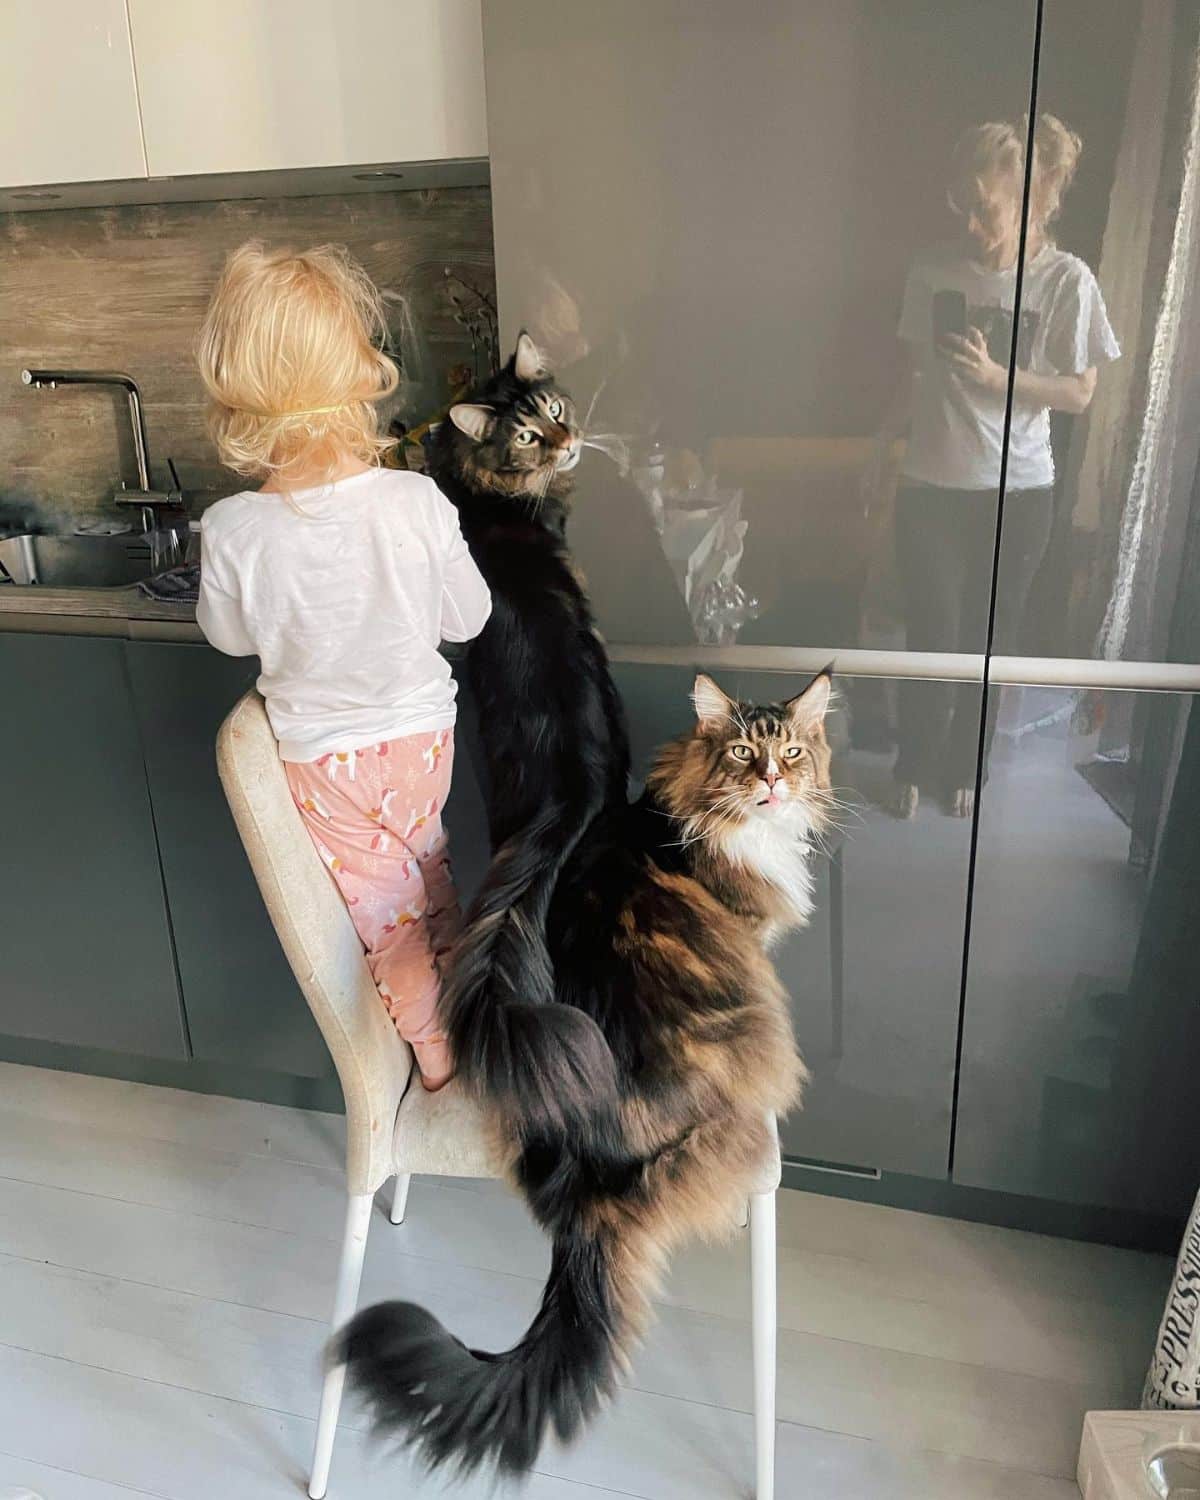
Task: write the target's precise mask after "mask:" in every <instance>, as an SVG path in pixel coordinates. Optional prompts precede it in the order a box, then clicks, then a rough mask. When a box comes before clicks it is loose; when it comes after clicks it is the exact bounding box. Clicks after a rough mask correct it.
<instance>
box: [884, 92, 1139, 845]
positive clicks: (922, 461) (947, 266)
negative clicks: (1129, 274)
mask: <svg viewBox="0 0 1200 1500" xmlns="http://www.w3.org/2000/svg"><path fill="white" fill-rule="evenodd" d="M1079 151H1080V140H1079V137H1078V136H1077V135H1075V134H1074V133H1073V132H1072V131H1070V130H1068V129H1067V127H1066V126H1065V125H1063V124H1062V122H1061V121H1060V120H1057V119H1055V118H1054V116H1053V115H1046V114H1044V115H1042V116H1041V118H1040V119H1039V120H1038V122H1037V126H1036V129H1035V131H1034V140H1033V164H1032V172H1031V179H1030V193H1029V219H1028V228H1027V232H1026V246H1025V269H1024V276H1023V278H1022V287H1021V312H1020V321H1019V326H1018V328H1017V329H1016V373H1015V375H1014V378H1013V382H1012V385H1013V392H1012V414H1011V421H1010V428H1009V439H1008V463H1007V470H1006V472H1005V492H1004V578H1003V586H1002V588H1000V589H999V590H998V591H997V599H996V620H995V627H996V628H995V636H996V639H998V640H1001V641H1008V642H1011V641H1012V636H1013V631H1014V629H1015V626H1016V624H1017V622H1018V621H1019V619H1020V617H1021V614H1022V612H1023V611H1024V608H1025V603H1026V600H1027V598H1028V594H1029V590H1030V586H1031V585H1032V583H1033V578H1034V574H1035V573H1036V572H1037V569H1038V565H1039V564H1040V562H1041V560H1042V555H1043V553H1044V551H1045V548H1046V543H1047V541H1048V539H1049V535H1050V524H1051V519H1052V497H1053V483H1054V458H1053V454H1052V452H1051V448H1050V412H1051V411H1052V410H1054V411H1064V412H1075V413H1078V412H1082V411H1084V410H1085V409H1086V408H1087V406H1088V403H1089V402H1090V401H1091V398H1092V393H1093V391H1094V390H1095V386H1096V370H1097V366H1098V365H1099V364H1100V363H1101V362H1103V361H1107V360H1111V359H1115V358H1117V356H1118V355H1119V353H1120V350H1119V348H1118V346H1117V342H1116V339H1115V338H1114V336H1113V332H1112V329H1111V327H1110V326H1109V322H1108V317H1107V314H1106V312H1105V309H1104V299H1103V297H1102V296H1101V294H1100V288H1099V287H1098V286H1097V284H1096V279H1095V277H1094V276H1093V275H1092V273H1091V271H1090V270H1089V269H1088V267H1087V266H1086V265H1085V264H1084V263H1083V261H1081V260H1079V259H1078V258H1077V257H1076V256H1074V255H1070V254H1068V253H1067V252H1066V251H1065V250H1060V249H1058V247H1057V246H1056V245H1055V244H1054V242H1053V240H1052V239H1051V238H1050V237H1049V233H1048V229H1049V225H1050V224H1051V222H1052V221H1053V219H1054V217H1055V215H1056V213H1057V212H1058V208H1059V204H1060V202H1061V199H1062V195H1063V193H1064V192H1065V191H1066V189H1067V187H1068V186H1069V184H1070V182H1071V178H1072V177H1073V175H1074V172H1075V165H1076V162H1077V160H1078V157H1079ZM1024 177H1025V131H1024V128H1023V127H1017V126H1014V125H1009V124H986V125H977V126H974V127H973V128H972V129H970V130H968V131H967V132H966V133H965V134H964V135H963V136H962V138H961V139H960V140H959V142H958V144H957V146H956V147H955V150H954V156H953V160H952V167H951V177H950V185H949V201H950V205H951V207H952V209H953V210H954V212H955V213H956V215H957V216H958V218H959V219H960V221H961V223H962V229H963V233H962V235H961V236H960V238H959V239H957V240H955V241H951V242H949V243H946V244H942V245H937V246H935V247H933V248H932V249H930V250H927V251H925V252H924V253H922V254H920V255H918V256H917V257H916V259H915V261H914V262H913V265H912V267H911V268H910V270H909V274H908V281H907V284H906V286H905V289H904V304H903V309H902V312H901V315H900V327H899V336H900V339H901V340H902V342H903V345H904V347H905V350H906V353H907V361H908V366H907V370H906V374H905V378H904V380H903V381H902V382H901V386H900V388H899V389H898V390H897V392H896V395H895V397H894V399H893V401H892V403H891V405H890V407H889V411H888V414H887V417H886V418H885V421H884V424H883V427H882V430H881V431H880V434H879V442H880V449H879V453H880V463H879V464H878V465H876V466H875V468H876V470H880V469H882V461H883V455H884V453H885V451H886V449H887V448H888V447H889V446H890V444H891V443H892V442H893V441H894V439H895V438H896V437H897V436H899V435H900V433H902V432H903V431H904V430H905V429H906V428H907V429H908V444H907V449H906V452H905V457H904V462H903V466H902V471H901V482H900V489H899V492H898V494H897V497H896V548H897V560H898V563H899V570H900V577H901V583H902V587H903V592H904V598H905V617H906V630H907V644H908V648H909V650H913V651H956V650H962V651H973V652H977V651H980V650H982V649H983V645H984V641H985V637H986V631H987V611H988V584H989V581H990V579H991V571H992V559H993V552H994V547H995V537H996V517H997V511H996V506H997V493H998V489H999V485H1000V478H1001V460H1002V453H1003V447H1004V423H1005V407H1006V402H1007V395H1008V366H1009V360H1010V353H1011V350H1012V345H1013V333H1014V329H1013V304H1014V295H1015V289H1016V263H1017V255H1018V250H1019V244H1020V230H1021V203H1022V196H1023V187H1024ZM988 717H989V723H988V728H987V745H988V746H990V742H991V737H992V735H993V733H994V730H995V708H994V698H993V706H992V709H991V711H990V712H989V716H988ZM985 748H986V747H985ZM978 750H979V721H978V690H977V689H976V688H975V687H974V685H971V684H957V685H956V684H952V683H911V684H908V683H906V684H903V685H902V688H901V693H900V722H899V754H898V756H897V760H896V765H895V770H894V777H895V788H894V793H893V808H892V810H893V811H894V812H896V813H897V815H899V816H901V817H911V816H912V815H913V813H914V812H915V811H916V806H917V798H918V788H919V787H920V786H921V785H923V784H928V783H929V782H930V781H934V780H936V781H937V782H938V784H939V785H940V786H941V788H943V789H944V790H945V791H946V792H947V793H948V795H949V800H950V810H951V811H952V812H954V813H956V814H957V815H958V816H968V815H969V814H970V812H971V810H972V806H973V800H974V791H973V789H974V785H975V769H976V759H977V755H978Z"/></svg>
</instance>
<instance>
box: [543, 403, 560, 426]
mask: <svg viewBox="0 0 1200 1500" xmlns="http://www.w3.org/2000/svg"><path fill="white" fill-rule="evenodd" d="M546 410H547V411H548V412H549V413H550V416H551V417H552V418H553V420H554V421H555V422H557V421H558V419H559V417H561V416H562V414H563V404H562V402H561V401H551V403H550V405H549V406H548V407H547V408H546Z"/></svg>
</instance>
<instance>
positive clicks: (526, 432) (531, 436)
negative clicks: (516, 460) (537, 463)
mask: <svg viewBox="0 0 1200 1500" xmlns="http://www.w3.org/2000/svg"><path fill="white" fill-rule="evenodd" d="M536 442H537V433H536V432H534V431H533V429H532V428H530V427H523V428H522V429H521V431H520V432H518V433H517V446H518V447H519V448H528V447H529V445H530V444H531V443H536Z"/></svg>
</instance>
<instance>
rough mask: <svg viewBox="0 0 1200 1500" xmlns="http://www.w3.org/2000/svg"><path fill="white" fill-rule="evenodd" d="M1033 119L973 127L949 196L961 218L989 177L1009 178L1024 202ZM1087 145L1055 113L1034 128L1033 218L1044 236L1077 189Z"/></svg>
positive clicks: (958, 153) (959, 148) (957, 150)
mask: <svg viewBox="0 0 1200 1500" xmlns="http://www.w3.org/2000/svg"><path fill="white" fill-rule="evenodd" d="M1028 134H1029V120H1028V117H1026V118H1025V119H1023V120H1021V121H1020V122H1019V123H1016V124H1013V123H1010V122H1009V121H1007V120H999V121H989V122H988V123H987V124H986V125H973V126H972V127H971V128H970V129H969V130H966V131H964V132H963V134H962V135H961V136H960V137H959V139H958V142H957V144H956V145H955V147H954V155H953V157H952V159H951V165H950V189H949V193H948V197H949V200H950V206H951V208H952V209H953V210H954V211H955V213H957V214H959V215H961V216H963V217H966V214H967V213H968V212H969V205H970V199H971V195H972V193H973V192H975V191H977V190H978V188H979V185H980V184H981V183H982V182H983V181H984V180H985V179H986V178H988V177H992V176H1000V177H1006V178H1008V179H1009V181H1010V183H1011V187H1012V191H1013V193H1014V194H1015V196H1016V197H1017V198H1018V199H1019V198H1020V195H1021V189H1022V186H1023V183H1024V178H1025V142H1026V138H1027V137H1028ZM1082 150H1083V141H1082V140H1081V139H1080V137H1079V136H1078V135H1077V134H1076V133H1075V131H1073V130H1072V129H1071V128H1070V127H1069V126H1067V125H1064V124H1063V122H1062V121H1061V120H1060V119H1059V118H1058V117H1057V116H1056V115H1052V114H1041V115H1039V116H1038V118H1037V121H1036V123H1035V124H1034V127H1033V171H1032V172H1031V174H1030V182H1029V219H1030V223H1031V224H1035V225H1036V226H1037V227H1038V229H1040V230H1042V231H1043V232H1044V231H1045V229H1046V228H1047V226H1048V225H1050V224H1051V223H1052V222H1053V221H1054V219H1055V218H1056V217H1057V215H1058V211H1059V208H1060V207H1061V205H1062V197H1063V194H1064V193H1065V192H1066V191H1067V189H1068V188H1069V187H1070V185H1071V179H1072V178H1073V177H1074V176H1075V168H1076V167H1077V166H1078V164H1079V156H1080V153H1081V152H1082Z"/></svg>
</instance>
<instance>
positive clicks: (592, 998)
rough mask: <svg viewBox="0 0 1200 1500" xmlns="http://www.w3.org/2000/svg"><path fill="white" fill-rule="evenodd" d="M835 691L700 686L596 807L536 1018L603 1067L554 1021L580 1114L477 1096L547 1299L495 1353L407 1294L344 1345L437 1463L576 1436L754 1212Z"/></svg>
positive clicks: (358, 1380) (789, 1062) (785, 1064)
mask: <svg viewBox="0 0 1200 1500" xmlns="http://www.w3.org/2000/svg"><path fill="white" fill-rule="evenodd" d="M605 670H606V669H605ZM829 695H830V678H829V675H828V674H827V673H822V674H821V675H820V676H818V677H817V678H815V679H814V680H813V681H812V682H811V683H810V684H809V686H808V687H807V688H806V689H805V690H804V691H803V692H802V693H800V694H799V695H798V696H797V697H795V698H793V699H791V700H790V701H789V702H787V703H777V704H769V705H766V706H762V707H756V706H751V705H749V704H744V703H738V702H736V701H734V700H733V699H731V698H728V697H726V695H725V694H724V693H723V692H722V691H721V689H720V688H719V687H718V686H717V684H716V683H715V682H713V681H712V680H711V679H710V678H708V677H704V676H701V677H698V678H697V679H696V684H695V690H694V703H695V708H696V724H695V726H694V728H693V729H692V730H691V731H690V732H689V733H688V734H685V735H683V736H682V737H681V738H679V739H678V740H676V741H674V742H672V743H671V744H669V745H667V746H666V747H665V748H664V749H663V750H662V751H660V753H659V755H658V758H657V761H656V763H655V766H654V769H653V771H652V772H651V774H650V777H649V779H648V781H647V787H646V792H645V795H644V796H643V797H642V798H641V800H640V801H639V802H637V803H635V804H633V805H627V804H626V803H624V802H623V801H621V802H619V803H618V802H616V801H615V800H614V801H612V802H610V803H609V804H608V805H606V806H605V807H604V808H603V809H602V810H601V811H600V812H599V813H598V814H597V816H596V817H594V818H593V819H592V821H591V822H590V823H589V824H588V826H587V828H586V830H585V831H584V832H583V834H582V836H581V837H580V838H579V840H578V842H577V843H576V844H575V846H574V847H573V849H572V850H571V852H570V854H569V855H568V856H567V858H566V860H565V862H564V863H563V865H562V867H561V871H560V873H559V876H558V880H557V882H556V884H555V887H554V892H553V896H552V899H551V902H550V907H549V911H548V912H547V915H546V921H545V933H546V943H547V947H548V950H549V955H548V956H549V959H550V963H551V966H552V972H553V977H554V999H553V1000H552V1001H549V1002H547V1003H546V1004H544V1005H543V1006H542V1007H540V1008H539V1009H540V1010H542V1011H544V1012H547V1013H549V1014H548V1015H547V1020H548V1021H552V1020H553V1019H554V1013H555V1012H558V1013H559V1014H560V1015H561V1010H560V1007H563V1006H567V1007H573V1008H574V1010H575V1011H576V1012H578V1013H580V1014H579V1015H577V1016H576V1017H574V1022H575V1026H574V1029H573V1031H571V1032H570V1039H571V1040H572V1041H573V1042H574V1043H578V1042H579V1040H580V1037H579V1034H578V1033H579V1032H580V1031H589V1032H591V1033H592V1040H591V1044H590V1046H589V1048H587V1049H585V1050H586V1052H587V1055H591V1056H600V1057H602V1058H603V1059H605V1060H606V1065H605V1066H604V1067H603V1068H600V1069H598V1070H597V1071H596V1073H595V1074H594V1075H590V1074H589V1076H586V1077H584V1076H580V1075H579V1074H577V1073H572V1071H571V1069H570V1068H569V1067H563V1068H560V1069H559V1074H560V1075H561V1077H556V1074H555V1069H556V1067H558V1064H557V1062H556V1057H557V1053H556V1050H555V1049H556V1046H557V1045H558V1043H557V1042H556V1040H555V1039H556V1038H558V1037H562V1036H564V1035H566V1034H567V1033H564V1029H563V1028H562V1027H561V1026H559V1027H551V1028H549V1029H548V1034H547V1036H546V1037H545V1039H544V1042H545V1045H544V1046H540V1047H539V1049H538V1052H537V1057H538V1068H539V1070H540V1072H541V1075H542V1077H543V1080H544V1086H545V1087H549V1086H551V1085H554V1084H555V1083H556V1082H557V1084H558V1086H559V1087H560V1088H561V1089H562V1091H563V1092H564V1093H569V1095H570V1099H569V1109H565V1110H561V1109H560V1110H555V1109H551V1108H547V1107H546V1105H545V1103H543V1102H539V1101H537V1100H530V1101H529V1102H528V1103H525V1104H523V1102H522V1100H521V1098H520V1097H517V1096H515V1095H514V1091H513V1090H512V1089H503V1090H498V1091H496V1092H495V1093H491V1092H489V1091H488V1090H487V1089H486V1087H484V1086H481V1084H480V1082H479V1081H478V1080H475V1081H474V1086H476V1087H477V1088H478V1089H479V1091H480V1092H481V1093H482V1095H483V1098H484V1101H485V1103H486V1104H487V1105H488V1106H489V1107H490V1109H491V1111H492V1113H493V1115H494V1116H495V1117H496V1119H497V1123H498V1126H499V1133H500V1136H501V1137H502V1138H503V1139H504V1140H505V1141H506V1142H507V1143H509V1148H510V1169H511V1176H512V1178H513V1180H514V1182H515V1183H516V1184H517V1186H518V1187H519V1188H520V1189H521V1191H522V1192H523V1193H524V1195H525V1198H526V1200H527V1202H528V1203H529V1205H530V1207H531V1209H532V1210H533V1212H534V1214H535V1215H536V1217H537V1219H538V1221H539V1222H540V1223H541V1224H542V1225H543V1226H544V1227H545V1228H546V1229H547V1230H548V1231H549V1233H550V1234H551V1236H552V1238H553V1261H552V1264H551V1269H550V1277H549V1280H548V1282H547V1284H546V1290H545V1292H544V1294H543V1298H542V1304H541V1307H540V1309H539V1311H538V1313H537V1315H536V1317H535V1318H534V1320H533V1323H532V1324H531V1326H530V1328H529V1329H528V1331H527V1332H526V1334H525V1336H524V1337H523V1338H522V1339H521V1341H520V1342H519V1343H518V1344H517V1345H516V1346H515V1347H514V1348H512V1349H509V1350H507V1351H506V1352H503V1353H498V1354H490V1353H482V1352H476V1351H472V1350H471V1349H469V1348H468V1347H467V1346H466V1345H465V1344H463V1343H461V1342H459V1340H458V1339H457V1338H455V1337H454V1336H453V1335H451V1334H450V1333H449V1332H448V1331H447V1330H446V1329H445V1328H443V1326H442V1325H441V1323H439V1322H438V1320H437V1319H436V1318H435V1317H433V1315H432V1314H431V1313H429V1312H427V1311H426V1310H425V1309H423V1308H420V1307H417V1306H414V1305H413V1304H412V1303H403V1302H388V1303H382V1304H380V1305H378V1306H376V1307H371V1308H367V1309H365V1310H364V1311H363V1312H361V1313H360V1314H359V1315H358V1316H357V1317H356V1318H355V1319H354V1320H353V1321H352V1322H351V1323H350V1324H349V1326H348V1327H347V1328H346V1330H345V1331H344V1333H343V1334H342V1336H341V1338H340V1340H339V1342H338V1353H339V1354H340V1355H341V1357H343V1358H344V1359H345V1360H346V1361H347V1363H348V1365H349V1373H350V1377H351V1379H352V1380H353V1382H354V1383H355V1384H356V1385H357V1386H358V1387H359V1389H360V1390H362V1391H363V1392H364V1393H365V1394H366V1395H367V1397H368V1399H369V1400H370V1401H371V1403H372V1404H373V1406H374V1409H375V1414H376V1418H377V1421H378V1424H379V1426H380V1427H381V1428H382V1429H383V1430H384V1431H385V1432H389V1433H395V1434H397V1435H400V1436H402V1437H403V1438H404V1439H405V1440H406V1441H407V1442H408V1443H409V1444H410V1445H411V1446H412V1447H413V1448H414V1449H415V1450H416V1451H417V1453H418V1454H419V1455H420V1457H421V1458H422V1459H424V1460H425V1461H426V1462H427V1463H428V1464H430V1465H432V1466H437V1465H443V1464H444V1465H446V1466H447V1467H449V1468H451V1469H457V1470H460V1471H466V1470H471V1469H474V1468H476V1467H478V1466H481V1465H494V1466H495V1467H496V1468H497V1469H499V1470H500V1471H501V1472H506V1473H510V1474H511V1473H519V1472H522V1471H524V1470H527V1469H529V1468H530V1467H531V1466H532V1464H533V1463H534V1460H535V1459H536V1457H537V1454H538V1450H539V1448H540V1446H541V1443H542V1440H543V1438H544V1437H545V1436H546V1435H547V1432H548V1431H549V1430H550V1429H553V1431H554V1432H555V1433H556V1434H557V1435H558V1436H559V1438H561V1439H567V1438H570V1437H572V1436H573V1435H574V1434H575V1433H576V1432H578V1430H579V1428H580V1426H581V1425H582V1424H583V1423H584V1422H585V1421H586V1420H587V1419H588V1417H590V1416H591V1414H592V1413H593V1412H594V1411H595V1409H596V1407H597V1405H598V1404H599V1402H600V1401H601V1399H602V1398H603V1397H605V1396H606V1395H607V1394H608V1393H609V1392H610V1391H611V1390H612V1388H613V1386H614V1384H615V1381H616V1376H617V1374H618V1372H619V1370H620V1368H621V1367H622V1366H623V1365H624V1363H625V1361H626V1359H627V1356H628V1353H629V1350H630V1348H631V1345H632V1344H633V1342H634V1341H635V1339H636V1338H637V1336H638V1334H639V1333H640V1331H641V1329H642V1327H643V1325H644V1323H645V1321H646V1318H647V1314H648V1310H649V1297H650V1294H651V1292H652V1291H653V1289H654V1286H655V1284H656V1281H657V1278H658V1276H659V1273H660V1272H661V1270H662V1268H663V1266H664V1263H665V1261H666V1258H667V1256H668V1254H669V1253H670V1251H671V1250H672V1248H673V1247H674V1246H675V1245H677V1244H678V1243H680V1241H682V1240H684V1239H686V1238H689V1237H691V1236H693V1235H706V1236H711V1235H712V1234H714V1233H719V1232H720V1231H721V1229H722V1227H723V1226H726V1225H731V1224H732V1223H733V1222H734V1220H735V1217H736V1216H737V1214H738V1212H739V1209H740V1208H741V1206H742V1205H743V1204H744V1203H745V1200H746V1197H747V1195H748V1193H749V1191H750V1189H751V1186H752V1184H753V1183H754V1181H755V1177H756V1173H757V1171H758V1169H759V1167H760V1164H761V1162H762V1160H763V1158H764V1156H765V1154H766V1152H767V1150H768V1146H769V1139H770V1138H769V1131H771V1130H772V1129H773V1125H772V1123H771V1116H772V1115H773V1114H778V1113H783V1112H785V1111H787V1110H788V1109H790V1108H791V1107H792V1105H794V1104H795V1102H796V1100H797V1098H798V1096H799V1092H800V1086H801V1083H802V1081H803V1078H804V1067H803V1064H802V1062H801V1060H800V1057H799V1055H798V1053H797V1051H796V1045H795V1041H794V1039H793V1037H792V1030H791V1025H790V1022H789V1018H788V1011H787V1003H786V997H785V995H784V993H783V990H782V987H781V986H780V983H779V980H778V979H777V977H776V975H775V971H774V969H773V968H772V965H771V962H770V960H769V959H768V957H767V955H766V947H767V944H768V943H769V941H770V940H771V939H772V938H773V937H774V936H775V935H776V934H777V933H779V932H781V931H782V930H784V929H785V928H788V927H793V926H796V925H797V924H798V923H800V922H803V921H804V920H805V919H806V918H807V916H808V915H809V913H810V911H811V909H812V895H811V891H812V882H811V876H810V873H809V868H808V862H809V857H810V854H811V849H812V841H813V839H814V837H816V836H817V835H818V833H819V831H820V829H821V828H822V826H823V825H824V824H825V822H826V821H827V816H828V812H829V809H830V805H831V801H832V794H831V791H830V785H829V760H830V756H829V748H828V744H827V741H826V738H825V730H824V719H825V712H826V708H827V706H828V702H829ZM483 731H484V734H485V736H486V733H487V726H486V724H485V725H484V726H483ZM530 753H531V754H532V751H531V752H530ZM468 931H469V928H468ZM520 988H521V986H520V984H519V982H517V983H515V984H511V983H510V989H513V990H515V991H517V992H519V991H520ZM487 1003H488V1004H495V1003H497V1002H495V1001H494V1000H489V1001H488V1002H487ZM476 1024H478V1025H480V1026H484V1025H487V1024H489V1021H488V1018H487V1017H486V1016H482V1015H481V1016H478V1017H477V1018H476ZM527 1030H528V1028H527ZM536 1040H537V1038H536V1037H533V1036H531V1037H530V1040H529V1041H528V1042H527V1045H530V1044H531V1043H532V1042H533V1041H536ZM572 1055H574V1056H578V1055H579V1053H578V1052H575V1053H573V1054H572ZM467 1081H468V1082H469V1083H471V1082H472V1080H471V1079H468V1080H467ZM568 1115H569V1117H570V1118H569V1123H568V1121H567V1119H566V1118H565V1117H566V1116H568Z"/></svg>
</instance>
